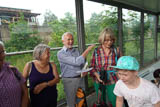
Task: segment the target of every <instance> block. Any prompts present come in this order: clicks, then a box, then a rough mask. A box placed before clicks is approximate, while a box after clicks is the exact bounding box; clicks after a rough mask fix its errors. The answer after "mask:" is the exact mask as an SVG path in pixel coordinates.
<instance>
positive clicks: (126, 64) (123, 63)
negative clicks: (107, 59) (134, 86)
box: [111, 56, 139, 71]
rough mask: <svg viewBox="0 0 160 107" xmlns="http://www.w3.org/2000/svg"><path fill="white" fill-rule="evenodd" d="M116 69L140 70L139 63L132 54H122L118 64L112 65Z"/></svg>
mask: <svg viewBox="0 0 160 107" xmlns="http://www.w3.org/2000/svg"><path fill="white" fill-rule="evenodd" d="M111 67H113V68H116V69H124V70H135V71H138V70H139V63H138V61H137V60H136V58H134V57H131V56H122V57H120V58H119V59H118V61H117V66H111Z"/></svg>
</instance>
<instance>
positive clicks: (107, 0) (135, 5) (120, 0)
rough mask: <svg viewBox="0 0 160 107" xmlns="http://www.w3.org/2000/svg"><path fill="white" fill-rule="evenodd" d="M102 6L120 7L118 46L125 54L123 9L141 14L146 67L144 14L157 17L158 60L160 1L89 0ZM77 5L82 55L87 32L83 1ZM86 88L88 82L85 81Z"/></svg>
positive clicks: (156, 44) (156, 43)
mask: <svg viewBox="0 0 160 107" xmlns="http://www.w3.org/2000/svg"><path fill="white" fill-rule="evenodd" d="M89 1H93V2H97V3H101V4H107V5H112V6H116V7H118V40H119V41H118V44H119V46H120V49H121V50H122V52H123V27H122V25H123V22H122V14H123V13H122V9H123V8H126V9H130V10H134V11H139V12H141V35H140V65H141V67H143V66H144V13H148V14H152V15H154V16H155V23H156V24H155V29H156V30H155V32H154V47H155V49H154V60H155V61H156V60H157V59H158V56H157V52H158V51H157V50H158V36H157V35H158V31H159V29H158V27H159V25H158V23H159V20H158V19H159V14H160V1H159V0H148V1H147V3H146V1H145V0H89ZM75 3H76V18H77V35H78V47H79V49H80V52H81V53H82V52H83V51H84V50H85V48H86V47H85V31H84V17H83V0H75ZM85 83H86V87H88V82H87V81H85Z"/></svg>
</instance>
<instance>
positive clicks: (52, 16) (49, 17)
mask: <svg viewBox="0 0 160 107" xmlns="http://www.w3.org/2000/svg"><path fill="white" fill-rule="evenodd" d="M54 20H58V18H57V16H56V15H55V14H54V13H52V12H51V11H50V10H47V11H46V12H45V14H44V22H43V25H44V26H48V24H49V23H50V22H52V21H54Z"/></svg>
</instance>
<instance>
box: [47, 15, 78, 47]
mask: <svg viewBox="0 0 160 107" xmlns="http://www.w3.org/2000/svg"><path fill="white" fill-rule="evenodd" d="M49 26H50V27H51V28H52V29H53V31H54V32H53V33H52V34H51V38H52V39H51V41H50V42H49V45H50V46H52V47H60V46H63V44H62V39H61V37H62V35H63V33H65V32H71V33H72V34H73V35H74V42H75V44H77V41H76V40H77V37H76V20H75V18H74V17H73V16H72V14H71V13H69V12H67V13H65V17H64V18H62V19H60V20H53V21H52V22H51V23H49Z"/></svg>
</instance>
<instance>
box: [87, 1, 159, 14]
mask: <svg viewBox="0 0 160 107" xmlns="http://www.w3.org/2000/svg"><path fill="white" fill-rule="evenodd" d="M89 1H94V2H98V3H102V4H108V5H112V6H117V7H122V8H126V9H131V10H135V11H140V12H146V13H150V14H156V15H159V14H160V0H89Z"/></svg>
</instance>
